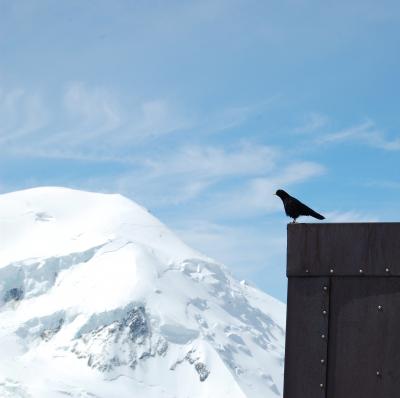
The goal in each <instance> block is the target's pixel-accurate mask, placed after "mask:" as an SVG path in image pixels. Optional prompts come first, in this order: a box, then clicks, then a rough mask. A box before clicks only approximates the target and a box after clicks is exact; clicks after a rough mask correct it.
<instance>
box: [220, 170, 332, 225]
mask: <svg viewBox="0 0 400 398" xmlns="http://www.w3.org/2000/svg"><path fill="white" fill-rule="evenodd" d="M324 172H325V168H324V167H323V166H322V165H320V164H319V163H314V162H294V163H292V164H289V165H287V166H286V167H281V170H274V172H273V173H269V175H267V176H264V177H257V178H250V179H249V180H247V181H246V182H245V184H244V186H240V187H235V188H234V189H233V190H231V191H229V190H228V191H225V192H224V193H221V194H219V195H218V196H217V198H216V200H215V203H216V204H214V205H213V208H214V209H213V213H215V214H223V215H224V216H225V217H235V218H246V217H249V216H255V215H259V214H266V213H272V212H275V211H281V210H282V203H281V202H280V200H279V199H278V198H277V197H276V196H275V195H274V193H275V192H276V190H277V189H279V188H286V187H288V186H290V185H292V184H296V183H300V182H304V181H306V180H308V179H310V178H313V177H317V176H320V175H322V174H323V173H324Z"/></svg>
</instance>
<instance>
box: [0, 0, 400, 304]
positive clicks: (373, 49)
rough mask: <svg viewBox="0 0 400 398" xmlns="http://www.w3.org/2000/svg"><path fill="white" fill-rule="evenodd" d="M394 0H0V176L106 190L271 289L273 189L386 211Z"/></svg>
mask: <svg viewBox="0 0 400 398" xmlns="http://www.w3.org/2000/svg"><path fill="white" fill-rule="evenodd" d="M399 49H400V5H399V3H398V2H397V1H388V0H382V1H380V2H376V1H370V0H363V1H358V0H357V1H356V0H347V1H335V2H321V1H307V0H292V1H289V0H279V1H270V0H265V1H253V0H212V1H208V0H203V1H173V0H171V1H140V0H138V1H119V0H114V1H112V2H110V1H101V0H98V1H85V2H82V1H74V0H71V1H47V0H38V1H34V2H33V1H22V0H21V1H18V2H14V1H9V0H0V54H1V55H0V154H1V157H0V192H8V191H13V190H18V189H23V188H27V187H32V186H38V185H59V186H60V185H61V186H68V187H73V188H79V189H86V190H94V191H101V192H119V193H122V194H124V195H126V196H128V197H129V198H131V199H133V200H135V201H137V202H139V203H141V204H142V205H144V206H145V207H147V208H149V209H150V210H151V212H152V213H153V214H155V215H156V216H157V217H158V218H160V219H161V220H162V221H163V222H165V223H166V224H167V225H168V226H169V227H170V228H172V229H173V230H175V231H176V232H177V233H178V234H179V235H180V236H181V237H182V238H183V239H184V240H185V241H187V242H188V243H189V244H190V245H192V246H193V247H195V248H198V249H200V250H202V251H204V252H205V253H207V254H208V255H211V256H213V257H214V258H216V259H217V260H219V261H221V262H224V263H225V264H227V265H228V266H230V267H231V269H232V270H233V273H234V274H235V275H237V276H238V277H239V278H245V279H247V280H249V281H252V282H253V283H255V284H256V285H257V286H259V287H260V288H262V289H264V290H265V291H267V292H268V293H270V294H272V295H274V296H276V297H278V298H280V299H282V300H285V298H286V277H285V260H286V258H285V250H286V241H285V239H286V223H287V222H288V221H289V220H288V219H287V218H286V217H285V216H284V215H283V212H282V205H281V203H280V201H279V200H278V199H277V198H276V197H274V196H273V195H272V193H273V192H274V191H275V190H276V189H277V188H284V189H286V190H287V191H289V192H290V193H292V194H293V195H294V196H297V197H299V198H300V199H302V200H303V201H304V202H306V203H308V204H310V205H311V206H312V207H314V208H315V209H316V210H317V211H320V212H322V213H323V214H325V215H326V216H327V221H331V222H337V221H384V220H390V221H398V220H399V213H400V200H399V199H400V177H399V170H400V112H399V104H400V95H399V92H400V77H399V70H400V51H399Z"/></svg>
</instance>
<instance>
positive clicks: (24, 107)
mask: <svg viewBox="0 0 400 398" xmlns="http://www.w3.org/2000/svg"><path fill="white" fill-rule="evenodd" d="M48 121H49V116H48V113H47V111H46V109H45V106H44V104H43V102H42V100H41V97H40V96H39V95H38V94H29V93H27V92H25V91H24V90H21V89H14V90H11V91H8V92H5V91H4V90H1V89H0V143H1V144H2V145H3V146H4V145H12V144H13V143H14V142H15V141H17V140H19V139H21V138H25V137H26V136H29V135H34V134H35V133H37V132H38V131H40V129H42V128H43V127H45V126H46V124H47V123H48Z"/></svg>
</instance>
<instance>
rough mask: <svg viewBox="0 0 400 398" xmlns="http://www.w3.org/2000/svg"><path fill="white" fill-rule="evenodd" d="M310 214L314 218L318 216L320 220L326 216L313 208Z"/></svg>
mask: <svg viewBox="0 0 400 398" xmlns="http://www.w3.org/2000/svg"><path fill="white" fill-rule="evenodd" d="M310 216H311V217H314V218H317V219H318V220H325V217H324V216H322V215H321V214H319V213H317V212H316V211H314V210H312V211H311V212H310Z"/></svg>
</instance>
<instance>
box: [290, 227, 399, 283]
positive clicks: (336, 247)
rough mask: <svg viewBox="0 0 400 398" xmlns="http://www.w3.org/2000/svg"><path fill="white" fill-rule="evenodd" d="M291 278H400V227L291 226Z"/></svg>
mask: <svg viewBox="0 0 400 398" xmlns="http://www.w3.org/2000/svg"><path fill="white" fill-rule="evenodd" d="M287 275H288V276H361V275H370V276H400V223H346V224H289V225H288V248H287Z"/></svg>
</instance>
